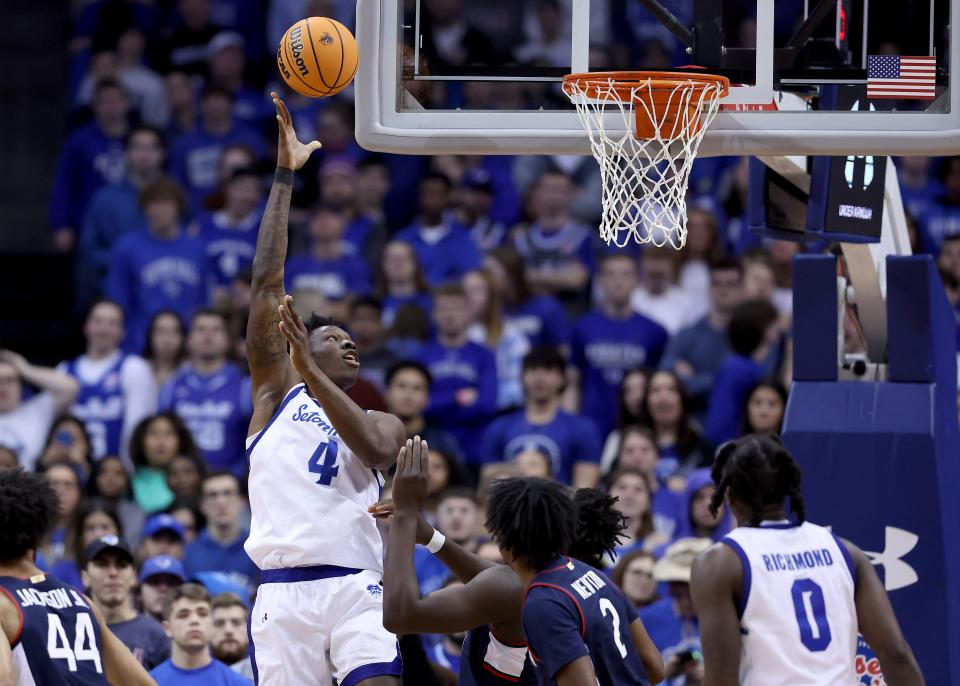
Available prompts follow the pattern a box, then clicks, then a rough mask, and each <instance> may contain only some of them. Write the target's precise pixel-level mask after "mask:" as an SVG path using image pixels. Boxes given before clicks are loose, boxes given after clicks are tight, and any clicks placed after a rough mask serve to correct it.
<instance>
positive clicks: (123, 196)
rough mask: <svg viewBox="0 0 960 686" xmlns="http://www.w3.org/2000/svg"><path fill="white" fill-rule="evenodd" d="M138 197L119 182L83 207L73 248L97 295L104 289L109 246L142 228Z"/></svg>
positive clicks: (125, 183) (134, 190) (133, 189)
mask: <svg viewBox="0 0 960 686" xmlns="http://www.w3.org/2000/svg"><path fill="white" fill-rule="evenodd" d="M139 197H140V190H139V189H138V188H136V187H135V186H134V185H133V184H132V183H130V181H128V180H127V179H123V180H122V181H120V183H116V184H111V185H109V186H104V187H103V188H101V189H100V190H98V191H97V192H96V193H94V194H93V197H92V198H91V199H90V204H89V205H88V206H87V211H86V213H85V214H84V217H83V230H82V231H81V232H80V239H79V242H78V244H77V260H78V262H80V263H81V264H83V265H85V266H87V267H88V268H89V269H90V270H91V271H92V273H93V274H94V275H95V278H96V279H97V283H96V284H95V285H96V287H97V289H98V290H99V291H102V290H103V289H104V288H105V287H106V277H107V271H108V270H109V269H110V254H111V251H112V250H113V246H114V245H116V243H117V241H119V240H120V238H122V237H123V236H125V235H126V234H128V233H130V232H131V231H134V230H136V229H137V228H139V227H141V226H146V223H147V218H146V217H145V216H143V210H142V209H141V208H140V202H139Z"/></svg>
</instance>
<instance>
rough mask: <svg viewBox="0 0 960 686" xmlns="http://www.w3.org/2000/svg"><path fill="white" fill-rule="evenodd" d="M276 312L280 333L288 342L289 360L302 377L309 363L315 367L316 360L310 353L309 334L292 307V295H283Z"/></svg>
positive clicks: (309, 366) (309, 365)
mask: <svg viewBox="0 0 960 686" xmlns="http://www.w3.org/2000/svg"><path fill="white" fill-rule="evenodd" d="M277 312H279V313H280V324H279V327H280V333H282V334H283V336H284V338H286V339H287V343H289V344H290V362H291V364H293V368H294V369H296V370H297V373H299V374H300V376H301V377H302V376H304V375H305V374H306V371H307V369H310V368H311V365H312V366H313V367H316V362H314V361H313V356H311V355H310V334H309V333H307V327H306V326H304V323H303V319H301V318H300V315H299V314H297V311H296V310H295V309H294V308H293V297H292V296H289V295H285V296H283V304H282V305H280V306H279V307H278V308H277Z"/></svg>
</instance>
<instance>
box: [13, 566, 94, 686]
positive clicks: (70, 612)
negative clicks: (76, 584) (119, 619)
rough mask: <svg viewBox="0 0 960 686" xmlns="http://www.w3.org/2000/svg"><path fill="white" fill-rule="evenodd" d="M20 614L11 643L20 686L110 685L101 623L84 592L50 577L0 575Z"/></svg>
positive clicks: (40, 575)
mask: <svg viewBox="0 0 960 686" xmlns="http://www.w3.org/2000/svg"><path fill="white" fill-rule="evenodd" d="M0 592H3V593H4V594H6V595H7V596H8V597H9V598H10V600H11V601H13V603H14V604H15V605H16V606H17V610H18V611H19V612H20V617H21V625H20V633H19V635H18V636H17V637H16V638H15V639H14V640H13V641H11V643H10V647H11V649H12V650H13V664H14V669H15V671H16V673H17V682H16V683H17V686H37V685H38V684H40V685H42V686H106V684H108V682H107V678H106V676H105V675H104V672H103V660H102V658H101V656H100V646H101V645H102V643H101V640H100V625H99V624H98V622H97V618H96V617H95V616H94V614H93V611H92V610H91V609H90V606H89V605H88V604H87V601H86V600H85V599H84V597H83V596H82V595H80V593H79V592H78V591H77V590H76V589H74V588H73V587H71V586H68V585H67V584H65V583H63V582H62V581H59V580H57V579H55V578H54V577H52V576H46V575H44V574H38V575H37V576H35V577H32V578H30V579H18V578H15V577H12V576H4V577H0Z"/></svg>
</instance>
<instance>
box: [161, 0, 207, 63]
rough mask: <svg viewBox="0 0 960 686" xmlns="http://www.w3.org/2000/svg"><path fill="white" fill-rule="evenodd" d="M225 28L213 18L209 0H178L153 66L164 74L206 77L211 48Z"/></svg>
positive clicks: (163, 32) (164, 31)
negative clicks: (209, 49)
mask: <svg viewBox="0 0 960 686" xmlns="http://www.w3.org/2000/svg"><path fill="white" fill-rule="evenodd" d="M221 31H222V29H221V28H220V27H219V26H217V25H216V24H215V23H214V22H213V20H212V18H211V17H210V3H208V2H206V1H205V0H178V2H177V3H176V12H174V13H173V14H172V17H171V21H170V24H169V26H167V27H165V28H164V29H163V30H162V31H161V33H160V40H159V41H158V43H157V44H156V46H155V48H156V50H155V52H154V55H153V59H152V61H153V66H154V68H155V69H157V70H158V71H160V72H161V73H164V74H166V73H167V72H170V71H173V70H177V71H183V72H186V73H187V74H191V75H195V76H203V75H204V73H205V71H206V67H207V55H208V46H209V45H210V41H211V40H212V39H213V37H214V36H216V35H217V34H218V33H220V32H221Z"/></svg>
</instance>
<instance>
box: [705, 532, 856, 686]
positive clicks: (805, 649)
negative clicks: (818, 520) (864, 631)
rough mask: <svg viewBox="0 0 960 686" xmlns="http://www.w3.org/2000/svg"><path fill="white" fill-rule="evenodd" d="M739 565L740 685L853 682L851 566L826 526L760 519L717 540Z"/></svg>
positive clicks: (820, 685)
mask: <svg viewBox="0 0 960 686" xmlns="http://www.w3.org/2000/svg"><path fill="white" fill-rule="evenodd" d="M720 540H721V541H722V542H723V543H725V544H726V545H728V546H730V547H731V548H732V549H733V551H734V552H735V553H736V554H737V556H738V557H739V558H740V562H741V564H742V565H743V592H742V593H741V598H740V607H739V608H738V612H739V614H740V627H741V631H740V633H741V649H740V684H741V686H761V685H762V686H841V685H843V686H848V685H849V684H854V683H857V679H856V674H855V659H856V653H857V609H856V605H855V604H854V586H855V584H856V571H855V568H854V566H853V560H852V558H851V557H850V553H849V552H848V551H847V548H846V546H844V545H843V544H842V543H841V542H840V541H839V540H838V539H837V538H836V537H835V536H834V535H833V534H831V533H830V532H829V531H828V530H827V529H825V528H823V527H821V526H817V525H816V524H810V523H809V522H804V523H803V524H800V525H799V526H797V525H793V524H789V523H779V522H763V523H762V524H761V526H759V527H739V528H737V529H734V530H733V531H731V532H730V533H729V534H727V535H726V536H725V537H724V538H722V539H720Z"/></svg>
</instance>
